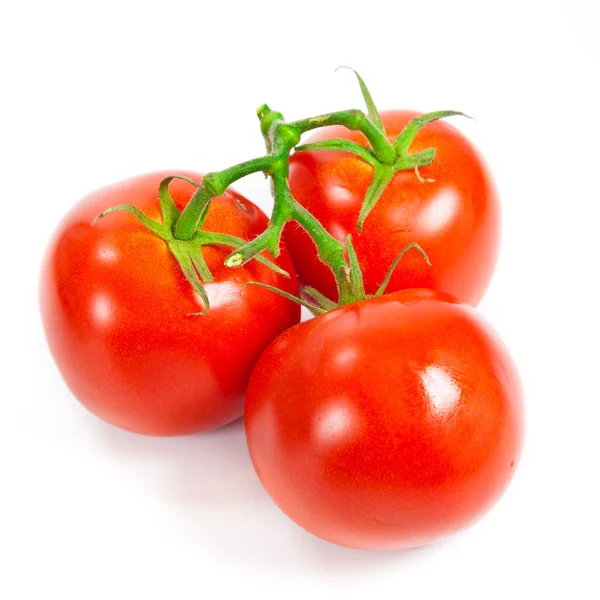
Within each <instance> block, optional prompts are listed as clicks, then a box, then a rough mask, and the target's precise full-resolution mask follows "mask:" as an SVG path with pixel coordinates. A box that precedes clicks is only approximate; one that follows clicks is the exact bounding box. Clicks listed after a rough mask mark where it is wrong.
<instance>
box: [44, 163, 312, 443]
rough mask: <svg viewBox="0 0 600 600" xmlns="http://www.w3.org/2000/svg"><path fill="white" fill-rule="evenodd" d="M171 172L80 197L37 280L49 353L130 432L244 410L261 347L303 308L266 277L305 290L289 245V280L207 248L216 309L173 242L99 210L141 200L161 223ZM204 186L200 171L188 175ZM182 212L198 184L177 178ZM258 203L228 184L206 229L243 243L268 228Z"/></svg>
mask: <svg viewBox="0 0 600 600" xmlns="http://www.w3.org/2000/svg"><path fill="white" fill-rule="evenodd" d="M167 175H170V173H153V174H149V175H143V176H140V177H136V178H133V179H129V180H126V181H123V182H121V183H118V184H115V185H112V186H109V187H106V188H103V189H101V190H99V191H97V192H95V193H93V194H91V195H90V196H88V197H86V198H84V199H83V200H82V201H81V202H80V203H79V204H78V205H77V206H76V207H75V208H74V209H73V210H72V211H71V212H70V213H69V214H68V215H67V217H66V218H65V219H64V220H63V222H62V224H61V225H60V226H59V228H58V230H57V232H56V234H55V236H54V238H53V240H52V243H51V245H50V248H49V250H48V252H47V255H46V258H45V263H44V265H43V268H42V276H41V293H40V302H41V311H42V318H43V323H44V327H45V332H46V336H47V339H48V343H49V345H50V349H51V352H52V354H53V356H54V359H55V360H56V363H57V365H58V367H59V370H60V372H61V374H62V375H63V377H64V379H65V381H66V382H67V384H68V386H69V387H70V389H71V390H72V392H73V394H74V395H75V396H76V397H77V398H78V399H79V400H80V401H81V403H82V404H83V405H84V406H86V407H87V408H88V409H89V410H90V411H91V412H93V413H95V414H96V415H97V416H99V417H101V418H102V419H104V420H106V421H108V422H110V423H112V424H114V425H117V426H119V427H122V428H124V429H128V430H131V431H135V432H139V433H145V434H153V435H182V434H189V433H194V432H198V431H203V430H208V429H212V428H215V427H219V426H220V425H223V424H225V423H228V422H229V421H232V420H234V419H236V418H238V417H240V416H241V415H242V412H243V399H244V394H245V391H246V386H247V383H248V379H249V377H250V373H251V371H252V368H253V367H254V365H255V363H256V361H257V360H258V358H259V356H260V355H261V353H262V351H263V350H264V349H265V347H266V346H267V345H268V344H269V343H270V342H271V341H272V340H273V339H274V338H275V337H276V336H277V335H278V334H279V333H281V332H282V331H283V330H285V329H286V328H287V327H290V326H291V325H294V324H295V323H297V322H298V321H299V318H300V316H299V315H300V313H299V308H298V307H297V306H296V305H294V304H293V303H291V302H290V301H288V300H286V299H284V298H281V297H279V296H276V295H274V294H272V293H270V292H269V291H267V290H264V289H260V288H258V287H255V286H252V287H250V286H249V287H248V288H247V289H245V290H244V291H243V294H242V287H243V286H244V285H245V284H246V283H247V282H249V281H257V282H262V283H265V284H268V285H272V286H276V287H279V288H281V289H283V290H286V291H288V292H290V293H297V289H298V287H297V281H296V279H295V274H294V271H293V265H292V263H291V260H290V258H289V256H288V255H287V253H286V251H285V249H284V250H283V251H282V254H281V256H280V258H279V259H278V260H277V264H278V265H279V266H280V267H281V268H283V269H284V270H286V271H288V272H289V273H290V274H291V278H290V279H286V278H284V277H283V276H282V275H281V274H278V273H275V272H274V271H273V270H271V269H270V268H268V267H267V266H265V265H264V264H262V263H259V262H257V261H256V260H254V261H251V262H250V263H248V264H246V265H244V266H243V267H241V268H239V269H228V268H226V267H225V266H224V264H223V261H224V259H225V257H226V256H227V255H228V254H229V253H230V252H231V248H228V247H226V246H210V245H207V246H203V249H202V253H203V256H204V259H205V261H206V263H207V265H208V267H209V268H210V270H211V271H212V275H213V276H214V281H212V282H207V283H206V284H205V290H206V294H207V296H208V299H209V300H210V310H209V311H208V312H207V313H206V314H204V315H202V316H188V315H189V314H190V313H198V312H201V311H202V310H203V309H204V308H205V307H204V306H203V302H202V299H201V298H200V297H199V296H198V294H197V293H196V292H195V291H194V289H193V288H192V286H191V285H190V283H189V282H188V281H187V280H186V277H185V276H184V274H183V273H182V270H181V268H180V265H179V264H178V262H177V260H176V259H175V258H174V256H173V254H172V253H171V252H170V251H169V249H168V247H167V244H166V243H165V242H164V241H163V240H162V239H160V238H159V237H157V236H156V235H154V233H152V232H151V231H149V230H148V229H147V228H146V227H144V226H143V225H141V224H140V223H139V222H138V221H137V220H136V219H134V218H133V217H132V216H131V215H129V214H125V213H114V214H111V215H109V216H107V217H105V218H103V219H102V220H99V221H97V222H96V223H95V225H93V226H92V222H93V220H94V218H95V217H96V216H98V215H99V213H102V212H103V211H105V210H106V209H108V208H110V207H112V206H114V205H116V204H133V205H135V206H137V207H138V208H139V209H141V211H142V212H143V213H145V215H146V216H148V217H150V218H152V219H156V220H160V219H161V213H160V209H159V202H158V194H157V190H158V187H159V183H160V182H161V180H162V179H163V178H164V177H166V176H167ZM187 175H188V176H189V177H191V178H192V179H193V180H195V181H196V182H200V181H201V179H202V176H201V175H198V174H194V173H192V174H190V173H187ZM170 191H171V194H172V196H173V200H174V201H175V204H176V206H177V207H178V209H180V210H181V209H182V208H183V207H184V206H185V205H186V204H187V202H188V201H189V199H190V196H191V195H192V192H193V191H194V190H193V188H192V186H191V185H190V184H189V183H186V182H183V181H180V180H174V181H173V182H172V184H171V186H170ZM267 222H268V220H267V217H266V216H265V215H264V214H263V213H262V211H261V210H260V209H259V208H258V207H257V206H255V205H254V204H252V203H251V202H249V201H248V200H246V199H245V198H244V197H242V196H241V195H239V194H237V193H235V192H233V191H228V192H226V193H225V194H224V195H223V196H220V197H217V198H215V199H214V200H213V202H212V204H211V206H210V209H209V212H208V217H207V220H206V222H205V226H204V230H205V231H214V232H219V233H225V234H229V235H234V236H237V237H239V238H243V239H245V240H248V239H252V238H253V237H255V236H257V235H258V234H260V233H261V232H262V231H263V230H264V229H265V227H266V225H267Z"/></svg>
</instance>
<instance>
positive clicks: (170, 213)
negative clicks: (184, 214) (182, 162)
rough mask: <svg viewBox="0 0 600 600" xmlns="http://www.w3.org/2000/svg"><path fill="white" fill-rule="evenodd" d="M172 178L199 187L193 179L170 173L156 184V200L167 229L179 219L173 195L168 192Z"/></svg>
mask: <svg viewBox="0 0 600 600" xmlns="http://www.w3.org/2000/svg"><path fill="white" fill-rule="evenodd" d="M173 179H181V180H182V181H187V182H188V183H191V184H192V185H193V186H194V187H195V188H196V189H198V187H200V186H199V185H198V184H197V183H196V182H195V181H194V180H193V179H190V178H189V177H186V176H185V175H172V176H170V177H165V178H164V179H163V180H162V181H161V182H160V184H159V186H158V201H159V203H160V212H161V214H162V218H163V223H164V224H165V225H167V227H168V228H169V229H172V228H173V225H175V223H176V222H177V219H179V209H178V208H177V206H176V205H175V202H174V200H173V197H172V196H171V194H170V193H169V185H170V183H171V181H173Z"/></svg>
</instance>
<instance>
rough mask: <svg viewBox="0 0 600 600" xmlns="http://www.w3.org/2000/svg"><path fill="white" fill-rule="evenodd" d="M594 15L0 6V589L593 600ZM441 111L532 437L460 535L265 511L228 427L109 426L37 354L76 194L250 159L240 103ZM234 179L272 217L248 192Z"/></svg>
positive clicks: (479, 7) (245, 107)
mask: <svg viewBox="0 0 600 600" xmlns="http://www.w3.org/2000/svg"><path fill="white" fill-rule="evenodd" d="M596 4H597V3H596V2H595V1H594V0H587V1H585V0H569V1H566V0H565V1H556V0H555V1H549V0H547V1H539V2H537V1H532V0H530V1H528V0H521V1H519V2H513V1H509V0H504V1H503V2H485V1H481V0H472V1H468V0H454V1H453V2H447V1H445V0H429V1H428V2H410V3H408V2H402V1H401V0H396V1H395V2H367V3H355V4H354V5H352V3H351V2H326V1H325V0H321V1H319V2H312V1H308V0H305V1H302V2H294V3H287V2H285V1H283V0H281V1H280V2H270V1H268V0H261V1H260V2H244V3H239V4H235V3H230V2H210V3H204V2H201V1H199V0H196V1H195V2H179V1H174V0H171V1H169V2H165V3H163V4H162V5H161V3H157V2H150V1H146V2H127V1H124V0H121V1H119V2H113V1H109V0H104V1H103V2H64V1H60V0H54V1H52V2H25V1H23V2H13V3H6V4H4V3H3V5H2V8H1V9H0V23H1V30H2V33H1V35H0V65H1V70H2V73H1V78H0V87H1V88H2V93H1V95H0V104H1V110H0V125H1V128H0V153H1V154H2V156H1V160H0V173H1V175H2V188H1V189H2V227H1V231H2V235H1V237H0V240H1V244H2V251H1V253H0V260H1V261H2V262H1V269H2V270H1V273H2V294H1V295H0V303H1V311H0V315H1V318H2V327H1V329H0V343H1V350H2V360H1V369H2V386H1V387H0V398H1V401H0V430H1V435H0V444H1V448H0V460H1V482H2V484H3V485H2V489H3V491H2V492H1V494H0V507H1V511H0V553H2V554H3V556H2V558H0V564H1V565H2V567H1V573H2V574H1V575H0V597H2V598H6V599H7V600H13V599H14V600H20V599H28V598H35V599H42V598H53V597H57V598H61V599H63V600H70V599H75V598H77V599H81V598H85V599H86V600H93V599H95V598H102V599H106V598H110V599H111V600H120V599H132V598H140V599H154V598H169V599H187V598H210V599H212V598H239V597H245V596H248V595H254V594H256V595H257V597H261V598H269V599H270V598H277V599H278V600H280V599H285V600H289V599H294V598H305V597H310V598H313V599H320V598H344V599H348V600H350V599H353V598H411V599H416V598H426V599H427V598H439V597H444V598H461V599H463V600H464V599H477V600H479V599H481V598H486V599H490V598H542V597H544V598H548V597H551V596H550V595H549V594H555V596H553V597H563V598H566V597H570V598H598V597H600V582H599V580H598V557H599V551H598V547H597V543H598V537H599V534H600V527H599V525H600V523H599V516H598V510H599V505H600V495H599V492H598V488H597V483H598V479H599V473H600V468H599V461H600V443H599V438H600V434H599V420H600V391H599V384H598V378H599V373H598V362H599V358H600V356H599V354H600V343H599V339H598V338H599V335H600V323H599V321H600V320H599V317H598V307H599V299H598V278H599V272H600V271H599V268H598V261H599V258H600V256H599V251H598V244H599V241H600V192H599V181H598V179H599V171H600V160H599V159H600V156H599V147H600V146H599V145H598V138H599V136H600V127H599V120H598V116H597V115H598V110H599V109H600V93H599V91H598V87H597V86H598V73H599V68H598V67H599V61H600V46H599V44H598V38H597V30H596V24H597V17H596V16H595V15H594V9H595V8H596V7H595V5H596ZM340 64H350V65H352V66H354V67H355V68H357V69H358V70H359V71H360V72H361V73H362V75H363V76H364V78H365V79H366V81H367V82H368V84H369V85H370V87H371V90H372V92H373V95H374V97H375V100H376V101H377V102H378V104H379V106H380V108H382V109H385V108H393V107H408V108H415V109H418V110H423V111H429V110H436V109H446V108H451V109H458V110H463V111H464V112H466V113H468V114H471V115H474V116H475V117H476V118H477V121H476V122H475V123H471V122H468V121H465V122H462V121H460V120H457V119H454V120H453V123H454V124H455V125H456V126H457V127H459V128H461V129H462V131H464V132H465V134H466V135H468V136H469V137H471V138H472V139H473V140H474V141H475V143H477V144H478V145H479V146H480V147H481V149H482V150H483V152H484V153H485V155H486V156H487V158H488V160H489V162H490V163H491V165H492V168H493V171H494V172H495V175H496V177H497V180H498V184H499V187H500V190H501V194H502V201H503V207H504V238H503V246H502V254H501V258H500V263H499V266H498V270H497V272H496V275H495V278H494V281H493V284H492V286H491V288H490V289H489V292H488V294H487V296H486V297H485V299H484V301H483V302H482V304H481V306H480V308H481V311H482V312H483V314H484V315H485V316H486V317H487V318H488V319H489V320H490V321H491V322H492V323H493V324H494V325H495V327H496V328H497V330H498V331H499V332H500V334H501V335H502V337H503V338H504V340H505V342H506V343H507V345H508V346H509V348H511V350H512V352H513V355H514V357H515V360H516V362H517V364H518V365H519V366H520V370H521V373H522V376H523V380H524V385H525V390H526V400H527V416H528V429H527V444H526V449H525V454H524V458H523V461H522V464H521V466H520V469H519V471H518V473H517V476H516V478H515V480H514V482H513V484H512V486H511V488H510V489H509V491H508V493H507V494H506V495H505V497H504V498H503V499H502V501H501V502H500V503H499V504H498V505H497V506H496V508H495V509H494V510H493V511H492V512H491V513H490V514H489V515H488V516H487V517H486V518H485V519H484V520H482V521H481V522H480V523H479V524H477V525H476V526H475V527H473V528H472V529H471V530H469V531H467V532H465V533H463V534H461V535H459V536H457V537H455V538H453V539H450V540H448V541H445V542H443V543H440V544H437V545H433V546H431V547H426V548H421V549H416V550H412V551H407V552H395V553H379V554H378V553H364V552H357V551H353V550H348V549H343V548H339V547H336V546H333V545H329V544H327V543H325V542H322V541H320V540H318V539H316V538H313V537H312V536H310V535H309V534H307V533H305V532H304V531H302V530H301V529H299V528H298V527H296V526H295V525H294V524H293V523H291V522H290V521H289V520H288V519H287V518H286V517H284V516H283V515H282V514H281V513H280V512H279V511H278V509H277V508H276V507H275V506H274V505H273V504H272V503H271V501H270V500H269V498H268V497H267V495H266V494H265V493H264V492H263V490H262V488H261V487H260V485H259V483H258V481H257V479H256V477H255V475H254V473H253V471H252V467H251V464H250V462H249V459H248V456H247V454H246V448H245V441H244V437H243V428H242V425H241V423H239V422H238V423H236V424H234V425H231V426H229V427H226V428H224V429H223V430H220V431H216V432H214V433H210V434H207V435H202V436H194V437H189V438H182V439H152V438H146V437H141V436H136V435H133V434H129V433H125V432H122V431H119V430H117V429H114V428H112V427H110V426H108V425H105V424H104V423H102V422H100V421H99V420H97V419H96V418H95V417H93V416H92V415H90V414H88V413H87V412H86V411H85V410H84V409H83V408H82V407H81V406H80V405H79V404H78V403H77V402H76V401H75V399H74V398H73V397H72V396H71V395H70V394H69V392H68V391H67V389H66V388H65V386H64V385H63V383H62V381H61V379H60V376H59V374H58V372H57V370H56V368H55V367H54V365H53V363H52V361H51V358H50V355H49V353H48V351H47V349H46V346H45V342H44V340H43V336H42V332H41V327H40V322H39V316H38V309H37V302H38V299H37V279H38V273H39V265H40V260H41V257H42V254H43V252H44V247H45V244H46V243H47V240H48V237H49V236H50V234H51V231H52V229H53V227H54V226H55V224H56V223H57V221H58V220H59V219H60V218H61V216H62V215H63V213H64V212H65V211H66V210H67V209H68V208H69V207H70V206H71V205H72V204H73V203H74V202H76V201H77V200H78V199H79V198H80V197H82V196H83V195H84V194H86V193H87V192H89V191H91V190H93V189H95V188H97V187H99V186H101V185H104V184H106V183H109V182H113V181H116V180H119V179H121V178H124V177H127V176H131V175H134V174H138V173H143V172H147V171H151V170H157V169H165V168H172V169H174V170H178V169H197V170H203V171H207V170H211V169H218V168H223V167H226V166H229V165H230V164H233V163H234V162H237V161H241V160H245V159H247V158H250V157H252V156H255V155H257V154H259V153H261V152H262V139H261V137H260V134H259V132H258V127H257V121H256V117H255V113H254V110H255V108H256V106H258V105H259V104H261V103H263V102H268V103H269V104H270V105H271V106H272V107H274V108H277V109H280V110H282V111H283V112H284V114H285V115H286V116H287V117H288V118H290V119H294V118H301V117H305V116H310V115H315V114H319V113H322V112H326V111H328V110H333V109H342V108H350V107H353V106H359V107H362V103H361V102H362V101H361V98H360V94H359V91H358V88H357V85H356V82H355V81H354V79H353V76H352V74H351V73H350V72H348V71H340V72H338V73H336V74H334V73H333V69H334V68H335V67H336V66H338V65H340ZM237 188H238V189H239V190H240V191H242V192H244V193H246V194H247V195H248V196H249V197H250V198H251V199H253V200H255V201H256V202H258V203H259V204H260V205H261V206H262V207H263V208H265V209H266V210H268V209H269V206H270V203H269V195H268V188H267V187H266V185H265V182H264V181H263V180H262V179H261V178H260V176H258V177H253V178H250V179H248V180H247V181H243V182H241V183H240V184H239V185H238V186H237Z"/></svg>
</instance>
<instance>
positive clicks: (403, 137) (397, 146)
mask: <svg viewBox="0 0 600 600" xmlns="http://www.w3.org/2000/svg"><path fill="white" fill-rule="evenodd" d="M456 115H460V116H463V117H467V115H465V114H464V113H461V112H458V111H456V110H438V111H436V112H430V113H426V114H424V115H420V116H418V117H415V118H414V119H413V120H412V121H410V122H409V123H407V124H406V126H405V127H404V129H403V130H402V131H401V132H400V134H399V135H398V137H397V138H396V140H395V141H394V150H395V151H396V155H397V156H404V155H405V154H406V153H407V152H408V149H409V148H410V145H411V144H412V143H413V140H414V139H415V137H416V136H417V133H419V131H420V130H421V128H422V127H424V126H425V125H427V124H428V123H431V122H433V121H437V120H439V119H444V118H446V117H453V116H456Z"/></svg>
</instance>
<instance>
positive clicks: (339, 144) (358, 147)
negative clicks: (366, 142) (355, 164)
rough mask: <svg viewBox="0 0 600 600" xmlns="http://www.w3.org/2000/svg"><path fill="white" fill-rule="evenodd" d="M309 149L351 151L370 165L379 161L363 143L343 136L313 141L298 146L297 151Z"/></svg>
mask: <svg viewBox="0 0 600 600" xmlns="http://www.w3.org/2000/svg"><path fill="white" fill-rule="evenodd" d="M307 150H335V151H340V152H350V153H352V154H355V155H356V156H358V157H359V158H362V160H364V161H365V162H367V163H369V164H370V165H373V166H375V165H376V164H378V163H379V161H378V160H377V158H376V157H375V155H374V154H373V152H371V150H369V149H368V148H365V147H364V146H363V145H362V144H358V143H357V142H352V141H351V140H344V139H341V138H340V139H338V138H335V139H332V140H322V141H319V142H313V143H312V144H303V145H302V146H297V147H296V152H304V151H307Z"/></svg>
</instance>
